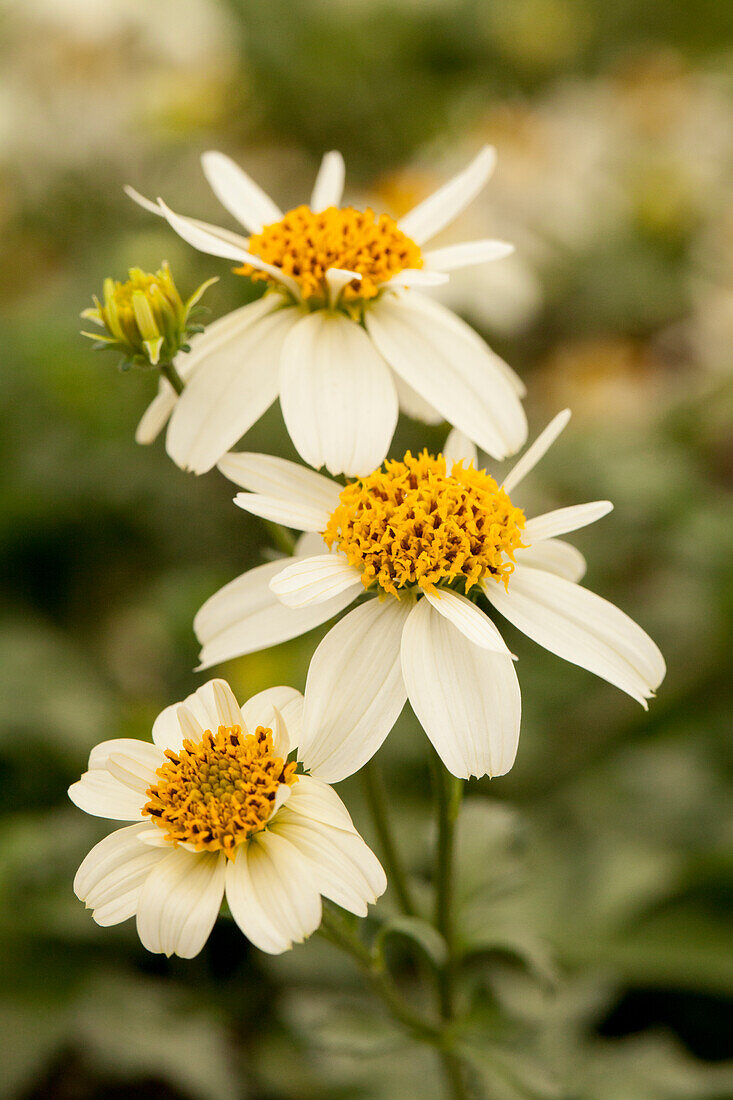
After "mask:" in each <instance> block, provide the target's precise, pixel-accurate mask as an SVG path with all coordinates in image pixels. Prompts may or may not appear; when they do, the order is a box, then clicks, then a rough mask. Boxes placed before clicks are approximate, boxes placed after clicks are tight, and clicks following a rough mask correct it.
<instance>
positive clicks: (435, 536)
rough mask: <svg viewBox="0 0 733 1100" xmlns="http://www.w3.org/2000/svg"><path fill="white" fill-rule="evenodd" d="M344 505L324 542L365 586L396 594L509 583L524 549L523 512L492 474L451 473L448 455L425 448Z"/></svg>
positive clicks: (361, 487) (387, 468)
mask: <svg viewBox="0 0 733 1100" xmlns="http://www.w3.org/2000/svg"><path fill="white" fill-rule="evenodd" d="M340 500H341V503H340V504H339V506H338V507H337V508H336V510H335V511H334V512H333V514H332V515H331V518H330V520H329V523H328V526H327V528H326V530H325V531H324V532H323V538H324V539H325V541H326V543H327V545H328V546H329V548H331V547H333V546H334V545H336V546H337V547H338V549H339V550H341V551H342V552H343V553H344V554H345V555H346V557H347V558H348V560H349V562H350V563H351V564H352V565H354V566H356V568H357V569H360V570H361V575H362V582H363V584H364V587H365V588H369V587H370V586H371V585H373V584H378V585H379V587H380V588H381V589H383V591H385V592H391V593H392V594H393V595H398V594H399V593H398V589H402V588H406V587H408V586H411V585H418V586H420V587H421V588H423V589H426V590H428V591H432V590H433V589H434V587H435V586H436V585H438V584H440V583H447V584H450V583H452V582H453V581H458V582H459V583H460V584H461V585H463V586H464V587H465V591H466V592H468V591H469V589H471V588H472V587H473V586H474V585H475V584H477V582H478V581H480V580H483V579H484V578H485V577H493V578H494V580H496V581H500V582H503V584H504V585H505V586H506V585H507V583H508V580H509V577H510V576H511V574H512V572H513V571H514V564H513V559H514V551H515V550H518V549H519V548H520V547H522V546H523V545H524V543H523V542H522V528H523V527H524V524H525V519H524V513H523V512H522V511H521V509H519V508H515V507H514V505H513V504H512V502H511V500H510V499H509V496H508V494H507V493H506V492H505V491H504V490H503V489H500V488H499V486H498V485H497V483H496V481H494V479H493V477H491V476H490V475H489V474H487V473H486V471H485V470H474V468H473V466H468V467H464V466H463V464H462V463H461V462H456V463H454V465H453V468H452V470H451V472H450V474H448V473H447V471H446V464H445V459H444V458H443V456H442V455H438V456H437V458H434V457H433V456H432V455H429V454H428V453H427V451H423V452H422V454H421V455H419V456H418V457H417V458H415V457H413V455H412V454H411V453H410V452H409V451H408V452H407V454H406V455H405V458H404V461H402V462H397V461H390V462H386V463H385V465H384V469H381V468H380V469H379V470H375V472H374V473H372V474H369V476H368V477H364V478H360V479H359V480H357V481H354V482H352V483H351V484H350V485H347V486H346V488H345V489H344V490H343V492H342V493H341V496H340Z"/></svg>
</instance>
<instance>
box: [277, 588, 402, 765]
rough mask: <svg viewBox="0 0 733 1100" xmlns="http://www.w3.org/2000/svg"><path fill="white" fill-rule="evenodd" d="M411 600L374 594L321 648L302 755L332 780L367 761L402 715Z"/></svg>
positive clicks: (311, 676)
mask: <svg viewBox="0 0 733 1100" xmlns="http://www.w3.org/2000/svg"><path fill="white" fill-rule="evenodd" d="M410 606H411V605H410V601H408V600H406V599H405V600H396V599H388V600H384V601H383V602H382V601H380V600H378V599H371V600H369V601H368V602H367V603H364V604H362V605H361V606H360V607H356V608H354V610H353V611H351V612H349V614H348V615H347V616H346V617H345V618H344V619H342V620H341V622H339V623H337V624H336V626H334V627H332V629H331V630H330V631H329V632H328V634H327V635H326V637H325V638H324V639H323V641H322V642H321V644H320V645H319V646H318V648H317V649H316V651H315V653H314V654H313V657H312V659H311V663H310V668H309V669H308V678H307V681H306V686H305V709H304V711H303V736H302V738H301V743H300V752H299V754H298V755H299V757H300V759H301V760H302V761H303V763H304V765H305V767H306V768H307V769H308V770H309V771H311V772H313V773H314V774H316V775H318V776H320V778H321V779H324V780H325V781H326V782H329V783H335V782H337V781H338V780H340V779H345V778H346V776H347V775H352V774H353V773H354V772H355V771H357V770H358V769H359V768H360V767H361V766H362V764H366V762H367V760H369V759H371V757H372V756H373V755H374V753H375V752H376V751H377V749H378V748H379V746H380V745H381V744H382V742H383V741H384V739H385V737H386V736H387V734H388V733H389V731H390V730H391V729H392V726H393V725H394V724H395V722H396V721H397V718H398V717H399V713H400V711H401V710H402V707H403V706H404V703H405V687H404V684H403V683H402V674H401V672H400V657H399V653H400V638H401V636H402V628H403V626H404V623H405V620H406V618H407V616H408V614H409V611H410Z"/></svg>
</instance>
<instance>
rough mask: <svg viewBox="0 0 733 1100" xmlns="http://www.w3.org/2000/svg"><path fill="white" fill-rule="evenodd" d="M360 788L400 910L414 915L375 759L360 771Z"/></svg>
mask: <svg viewBox="0 0 733 1100" xmlns="http://www.w3.org/2000/svg"><path fill="white" fill-rule="evenodd" d="M360 775H361V783H362V789H363V791H364V796H365V798H366V801H367V805H368V806H369V812H370V814H371V817H372V821H373V822H374V829H375V832H376V834H377V837H378V838H379V847H380V855H381V857H382V862H383V863H384V868H385V870H386V872H387V878H388V880H389V884H390V886H392V887H393V889H394V892H395V894H396V896H397V900H398V902H399V906H400V908H401V910H402V912H403V913H406V914H407V915H408V916H409V917H414V916H415V914H416V913H417V910H416V908H415V903H414V901H413V899H412V893H411V891H410V887H409V884H408V881H407V875H406V873H405V867H404V864H403V862H402V858H401V856H400V853H399V851H398V850H397V846H396V844H395V841H394V837H393V835H392V830H391V828H390V824H389V806H388V801H387V792H386V790H385V788H384V780H383V779H382V773H381V771H380V770H379V765H378V764H377V762H376V760H375V759H373V758H372V759H371V760H370V761H369V763H368V764H366V765H365V766H364V767H363V768H362V769H361V772H360Z"/></svg>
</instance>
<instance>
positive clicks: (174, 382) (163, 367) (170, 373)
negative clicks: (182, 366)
mask: <svg viewBox="0 0 733 1100" xmlns="http://www.w3.org/2000/svg"><path fill="white" fill-rule="evenodd" d="M158 370H159V371H160V373H161V374H162V375H163V377H164V378H167V379H168V381H169V382H170V384H171V386H172V387H173V389H174V390H175V391H176V393H177V394H179V395H180V394H182V393H183V389H184V385H185V383H184V381H183V379H182V378H181V376H180V374H179V373H178V371H177V370H176V368H175V367H174V366H173V364H172V363H158Z"/></svg>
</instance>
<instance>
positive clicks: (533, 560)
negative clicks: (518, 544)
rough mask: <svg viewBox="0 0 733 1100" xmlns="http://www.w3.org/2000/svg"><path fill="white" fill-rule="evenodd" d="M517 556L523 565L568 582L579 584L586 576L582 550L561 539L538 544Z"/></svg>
mask: <svg viewBox="0 0 733 1100" xmlns="http://www.w3.org/2000/svg"><path fill="white" fill-rule="evenodd" d="M515 555H516V560H517V561H518V562H519V563H520V564H521V565H529V566H531V568H532V569H544V570H545V571H546V572H547V573H555V575H556V576H558V577H564V578H565V580H566V581H576V582H577V581H580V580H582V579H583V577H584V576H585V570H586V561H585V558H584V557H583V555H582V554H581V552H580V550H576V549H575V547H574V546H571V545H570V543H569V542H562V541H561V540H560V539H545V540H544V541H543V542H536V543H534V544H533V545H532V546H528V547H526V548H525V549H524V550H517V551H516V552H515Z"/></svg>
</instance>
